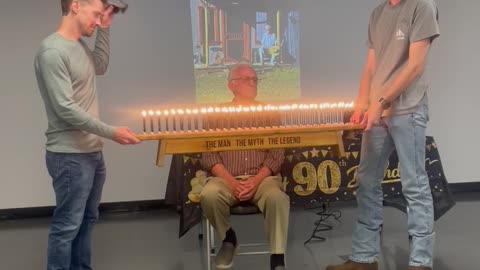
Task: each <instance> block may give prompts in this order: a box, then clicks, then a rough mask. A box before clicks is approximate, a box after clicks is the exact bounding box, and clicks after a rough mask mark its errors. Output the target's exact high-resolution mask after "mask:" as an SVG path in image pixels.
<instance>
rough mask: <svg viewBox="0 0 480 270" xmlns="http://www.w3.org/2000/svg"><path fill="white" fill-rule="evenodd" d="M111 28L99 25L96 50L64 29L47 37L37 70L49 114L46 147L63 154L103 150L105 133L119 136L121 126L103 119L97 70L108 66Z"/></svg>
mask: <svg viewBox="0 0 480 270" xmlns="http://www.w3.org/2000/svg"><path fill="white" fill-rule="evenodd" d="M109 54H110V45H109V29H100V28H99V29H98V32H97V38H96V42H95V50H94V51H91V50H90V49H89V48H88V46H87V44H86V43H85V42H84V41H83V40H81V39H80V40H78V41H71V40H67V39H65V38H64V37H62V36H61V35H59V34H58V33H54V34H52V35H50V36H48V37H47V38H46V39H44V40H43V41H42V43H41V45H40V49H39V50H38V52H37V55H36V56H35V75H36V77H37V83H38V87H39V89H40V93H41V95H42V98H43V101H44V103H45V109H46V112H47V118H48V128H47V131H46V132H45V135H46V137H47V143H46V148H47V150H48V151H51V152H60V153H91V152H97V151H100V150H102V147H103V142H102V140H101V138H100V137H105V138H109V139H111V138H113V136H114V134H115V128H114V127H112V126H110V125H107V124H105V123H103V122H101V121H100V120H99V119H98V100H97V87H96V75H103V74H105V72H106V71H107V67H108V62H109Z"/></svg>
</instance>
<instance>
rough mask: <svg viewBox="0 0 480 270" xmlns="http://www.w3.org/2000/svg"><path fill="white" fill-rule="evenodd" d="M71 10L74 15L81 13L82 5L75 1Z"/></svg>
mask: <svg viewBox="0 0 480 270" xmlns="http://www.w3.org/2000/svg"><path fill="white" fill-rule="evenodd" d="M70 10H71V11H72V12H73V13H74V14H77V13H78V12H79V11H80V3H79V2H78V0H73V1H72V5H70Z"/></svg>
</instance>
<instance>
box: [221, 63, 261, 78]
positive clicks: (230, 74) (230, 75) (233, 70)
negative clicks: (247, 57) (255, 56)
mask: <svg viewBox="0 0 480 270" xmlns="http://www.w3.org/2000/svg"><path fill="white" fill-rule="evenodd" d="M244 68H250V69H252V70H253V71H255V69H254V68H253V67H252V65H250V64H247V63H238V64H235V65H233V66H232V67H231V68H230V69H229V71H228V77H227V80H229V81H230V80H231V79H235V78H233V76H234V75H235V74H236V73H237V72H238V71H239V70H241V69H244Z"/></svg>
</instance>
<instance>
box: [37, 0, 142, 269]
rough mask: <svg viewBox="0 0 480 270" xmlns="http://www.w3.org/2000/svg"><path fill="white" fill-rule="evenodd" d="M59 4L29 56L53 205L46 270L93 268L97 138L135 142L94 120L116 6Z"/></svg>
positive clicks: (100, 171)
mask: <svg viewBox="0 0 480 270" xmlns="http://www.w3.org/2000/svg"><path fill="white" fill-rule="evenodd" d="M60 2H61V6H62V14H63V18H62V22H61V24H60V27H59V28H58V30H57V32H55V33H53V34H51V35H50V36H48V37H47V38H46V39H44V40H43V41H42V43H41V45H40V48H39V50H38V52H37V54H36V57H35V74H36V77H37V83H38V87H39V90H40V93H41V95H42V98H43V101H44V104H45V109H46V113H47V118H48V129H47V132H46V136H47V144H46V163H47V169H48V172H49V174H50V176H51V177H52V179H53V189H54V191H55V199H56V207H55V212H54V214H53V218H52V223H51V226H50V234H49V238H48V262H47V270H91V269H92V267H91V264H90V255H91V251H90V239H91V233H92V229H93V226H94V224H95V222H96V221H97V219H98V206H99V204H100V199H101V194H102V189H103V184H104V182H105V178H106V175H105V164H104V161H103V154H102V148H103V143H102V140H101V137H104V138H108V139H111V140H113V141H115V142H117V143H119V144H136V143H139V142H140V141H139V140H138V139H137V138H136V137H135V136H134V135H133V133H132V132H131V131H130V130H129V129H128V128H125V127H113V126H110V125H107V124H105V123H103V122H102V121H100V120H99V119H98V100H97V90H96V77H95V76H96V75H103V74H105V72H106V70H107V67H108V63H109V51H110V46H109V27H110V24H111V22H112V18H113V14H114V6H113V5H109V4H108V3H107V1H106V0H103V1H102V0H61V1H60ZM115 2H117V1H115ZM117 4H121V2H120V1H118V3H117ZM97 27H99V28H98V32H97V37H96V42H95V50H93V51H91V50H90V49H89V48H88V46H87V45H86V43H85V42H84V41H83V40H82V39H81V38H82V37H90V36H92V35H93V33H94V32H95V30H97Z"/></svg>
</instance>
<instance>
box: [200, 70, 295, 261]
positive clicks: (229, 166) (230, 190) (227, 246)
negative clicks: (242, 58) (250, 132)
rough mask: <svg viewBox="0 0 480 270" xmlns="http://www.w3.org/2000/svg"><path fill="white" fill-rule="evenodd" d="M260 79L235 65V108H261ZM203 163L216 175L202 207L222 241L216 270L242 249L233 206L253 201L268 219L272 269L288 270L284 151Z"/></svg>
mask: <svg viewBox="0 0 480 270" xmlns="http://www.w3.org/2000/svg"><path fill="white" fill-rule="evenodd" d="M257 81H258V78H257V75H256V73H255V70H254V69H253V68H252V67H251V66H249V65H248V64H238V65H236V66H234V67H233V68H232V69H231V70H230V74H229V76H228V87H229V89H230V90H231V91H232V93H233V95H234V98H233V101H232V105H244V106H246V105H248V106H250V105H253V104H257V103H256V102H255V97H256V96H257ZM202 159H203V162H204V165H205V167H206V169H207V170H209V171H210V173H211V175H212V177H210V178H209V179H208V180H207V181H208V182H207V183H206V185H205V187H204V188H203V190H202V192H201V195H200V198H201V201H200V203H201V207H202V210H203V212H204V214H205V216H206V218H207V219H208V220H209V221H210V223H211V224H212V225H213V227H214V228H215V230H216V231H217V233H218V234H219V236H220V238H221V239H223V242H222V246H221V248H220V250H219V252H218V255H217V257H216V258H215V264H216V267H217V269H230V268H231V267H232V266H233V257H234V254H235V250H236V248H237V246H238V244H237V243H238V242H237V238H236V235H235V231H234V230H233V228H232V226H231V223H230V207H232V206H235V205H237V204H239V203H240V202H249V203H252V204H254V205H256V206H257V207H258V208H259V209H260V211H261V212H262V213H263V216H264V218H265V228H266V233H267V237H268V240H269V243H270V249H271V257H270V269H271V270H284V269H285V261H284V254H285V248H286V244H287V234H288V219H289V211H290V202H289V197H288V196H287V195H286V194H285V193H284V192H283V191H282V183H281V178H280V177H279V176H277V174H278V173H279V171H280V166H281V164H282V162H283V160H284V150H283V149H274V150H273V149H272V150H244V151H225V152H214V153H213V152H212V153H203V155H202Z"/></svg>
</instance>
